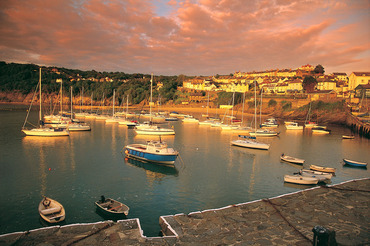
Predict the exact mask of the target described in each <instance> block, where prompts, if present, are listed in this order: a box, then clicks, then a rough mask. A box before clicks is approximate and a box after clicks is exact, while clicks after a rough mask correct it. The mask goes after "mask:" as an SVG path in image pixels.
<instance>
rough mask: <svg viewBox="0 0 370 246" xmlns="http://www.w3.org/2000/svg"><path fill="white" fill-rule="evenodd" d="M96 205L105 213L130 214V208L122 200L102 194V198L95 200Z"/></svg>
mask: <svg viewBox="0 0 370 246" xmlns="http://www.w3.org/2000/svg"><path fill="white" fill-rule="evenodd" d="M95 205H96V207H97V208H98V209H99V210H100V211H102V212H103V213H105V214H110V215H126V216H127V215H128V211H129V210H130V208H129V207H128V206H126V205H125V204H123V203H122V202H119V201H116V200H114V199H112V198H105V197H104V196H101V199H100V200H99V201H97V202H95Z"/></svg>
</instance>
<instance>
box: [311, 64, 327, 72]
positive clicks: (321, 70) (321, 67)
mask: <svg viewBox="0 0 370 246" xmlns="http://www.w3.org/2000/svg"><path fill="white" fill-rule="evenodd" d="M313 71H314V72H315V73H316V74H317V73H319V74H324V73H325V69H324V67H323V66H321V65H320V64H319V65H317V66H316V67H315V69H314V70H313Z"/></svg>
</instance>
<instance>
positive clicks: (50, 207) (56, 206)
mask: <svg viewBox="0 0 370 246" xmlns="http://www.w3.org/2000/svg"><path fill="white" fill-rule="evenodd" d="M39 214H40V216H41V218H43V219H44V220H45V221H47V222H49V223H58V222H62V221H63V220H64V219H65V217H66V212H65V210H64V207H63V206H62V204H60V203H59V202H57V201H55V200H53V199H51V198H49V197H46V196H44V198H43V199H42V200H41V202H40V203H39Z"/></svg>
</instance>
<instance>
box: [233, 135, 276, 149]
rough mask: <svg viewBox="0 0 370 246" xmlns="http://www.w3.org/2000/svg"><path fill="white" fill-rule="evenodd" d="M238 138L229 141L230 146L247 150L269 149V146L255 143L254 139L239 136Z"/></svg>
mask: <svg viewBox="0 0 370 246" xmlns="http://www.w3.org/2000/svg"><path fill="white" fill-rule="evenodd" d="M239 138H242V139H236V140H232V141H231V145H235V146H239V147H244V148H249V149H261V150H268V149H269V148H270V145H269V144H266V143H262V142H257V141H256V140H255V139H256V138H255V137H249V136H244V135H239Z"/></svg>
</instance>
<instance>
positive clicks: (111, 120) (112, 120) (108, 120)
mask: <svg viewBox="0 0 370 246" xmlns="http://www.w3.org/2000/svg"><path fill="white" fill-rule="evenodd" d="M115 98H116V90H113V112H112V116H111V117H108V118H106V119H105V123H118V122H119V118H118V117H117V116H115V114H114V107H115Z"/></svg>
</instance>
